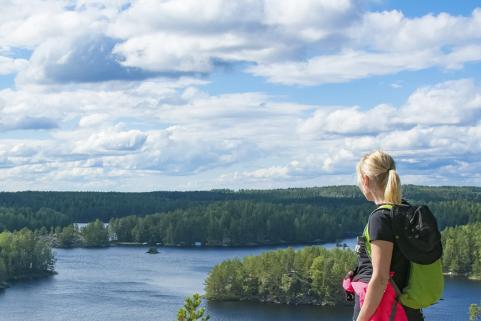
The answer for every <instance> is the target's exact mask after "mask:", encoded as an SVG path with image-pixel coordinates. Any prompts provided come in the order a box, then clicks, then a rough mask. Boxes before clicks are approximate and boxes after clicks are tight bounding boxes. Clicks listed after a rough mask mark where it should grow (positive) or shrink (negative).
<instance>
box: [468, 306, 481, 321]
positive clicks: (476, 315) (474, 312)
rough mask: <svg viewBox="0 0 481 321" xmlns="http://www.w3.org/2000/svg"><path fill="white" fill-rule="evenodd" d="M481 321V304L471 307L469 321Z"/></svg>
mask: <svg viewBox="0 0 481 321" xmlns="http://www.w3.org/2000/svg"><path fill="white" fill-rule="evenodd" d="M476 320H481V303H480V304H479V305H478V304H471V305H470V306H469V321H476Z"/></svg>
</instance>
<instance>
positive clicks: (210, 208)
mask: <svg viewBox="0 0 481 321" xmlns="http://www.w3.org/2000/svg"><path fill="white" fill-rule="evenodd" d="M370 211H371V206H370V205H369V204H367V203H366V204H364V205H358V206H347V205H346V206H344V207H342V208H335V209H334V208H328V207H323V206H320V205H317V206H313V205H308V204H307V205H306V204H275V203H266V202H260V201H257V202H254V201H223V202H213V203H210V204H208V205H203V206H198V207H193V208H188V209H181V210H180V209H179V210H175V211H172V212H167V213H160V214H153V215H147V216H145V217H135V216H128V217H125V218H118V219H111V220H110V225H109V230H110V233H111V235H112V236H113V239H115V240H117V241H119V242H141V243H143V242H147V243H163V244H164V245H188V246H190V245H192V244H193V243H194V242H201V243H202V244H204V245H208V246H239V245H261V244H282V243H299V242H323V241H334V240H336V239H339V238H345V237H350V236H352V235H354V232H355V231H357V230H360V229H361V225H362V218H363V217H364V219H365V218H366V217H367V215H368V213H369V212H370ZM286 226H290V227H291V228H289V229H286V228H285V227H286ZM341 226H342V228H337V227H341ZM333 227H336V228H333Z"/></svg>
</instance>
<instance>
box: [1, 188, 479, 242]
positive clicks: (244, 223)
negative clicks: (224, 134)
mask: <svg viewBox="0 0 481 321" xmlns="http://www.w3.org/2000/svg"><path fill="white" fill-rule="evenodd" d="M403 189H404V190H403V193H404V196H405V198H406V199H408V200H409V201H410V202H412V203H425V204H428V205H429V206H430V208H431V209H432V210H433V212H434V213H435V215H436V217H437V219H438V223H439V226H440V228H444V227H447V226H456V225H462V224H467V223H471V222H479V221H481V202H480V201H481V188H478V187H427V186H414V185H406V186H404V187H403ZM372 209H373V206H372V204H371V203H368V202H367V201H366V200H365V199H364V197H363V196H362V195H361V193H360V192H359V190H358V188H357V187H356V186H330V187H312V188H288V189H274V190H239V191H231V190H212V191H192V192H151V193H116V192H115V193H114V192H107V193H102V192H17V193H0V231H2V230H9V231H14V230H19V229H21V228H23V227H28V228H30V229H32V230H41V231H42V234H46V233H50V234H54V235H57V236H58V235H59V234H60V232H61V231H62V229H63V228H65V227H68V226H69V225H71V224H72V223H74V222H93V221H95V220H97V219H98V220H100V221H103V222H109V228H108V233H109V237H110V239H111V240H112V241H114V242H137V243H161V244H163V245H176V246H192V245H193V244H195V243H196V242H200V243H201V244H202V245H206V246H245V245H263V244H283V243H312V242H323V241H335V240H337V239H341V238H345V237H351V236H353V235H356V234H357V233H359V231H361V229H362V227H363V226H364V224H365V222H366V220H367V216H368V214H369V213H370V211H371V210H372ZM286 226H289V227H290V228H288V229H287V228H285V227H286ZM71 230H72V228H70V227H69V228H67V230H66V233H67V234H65V235H67V236H68V232H69V231H70V232H72V231H71ZM72 233H75V231H74V232H72ZM102 233H103V232H102ZM65 235H63V236H65ZM72 244H79V242H73V243H72Z"/></svg>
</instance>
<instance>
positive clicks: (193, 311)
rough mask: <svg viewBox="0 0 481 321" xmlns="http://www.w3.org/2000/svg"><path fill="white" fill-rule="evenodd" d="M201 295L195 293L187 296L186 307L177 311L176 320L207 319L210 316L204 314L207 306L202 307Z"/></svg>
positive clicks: (204, 320)
mask: <svg viewBox="0 0 481 321" xmlns="http://www.w3.org/2000/svg"><path fill="white" fill-rule="evenodd" d="M200 303H201V296H200V295H199V294H197V293H195V294H194V295H193V296H192V297H189V298H186V299H185V302H184V307H183V308H181V309H180V310H179V312H178V313H177V320H176V321H197V320H200V321H207V320H209V319H210V317H209V316H204V313H205V308H200V309H199V306H200Z"/></svg>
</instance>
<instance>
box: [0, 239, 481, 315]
mask: <svg viewBox="0 0 481 321" xmlns="http://www.w3.org/2000/svg"><path fill="white" fill-rule="evenodd" d="M346 243H348V245H349V246H353V243H354V240H347V241H346ZM325 246H326V247H333V246H334V245H333V244H326V245H325ZM285 247H286V246H271V247H258V248H159V251H160V253H159V254H157V255H149V254H145V251H146V248H144V247H111V248H106V249H71V250H63V249H56V250H55V252H56V257H57V264H56V270H57V271H58V275H56V276H53V277H51V278H48V279H44V280H37V281H29V282H20V283H17V284H14V285H13V286H12V287H11V288H9V289H7V290H6V291H3V292H0V320H2V321H20V320H22V321H25V320H29V321H154V320H158V321H172V320H174V319H175V316H176V313H177V310H178V309H179V308H180V307H181V306H182V304H183V300H184V298H185V297H186V296H189V295H191V294H192V293H194V292H199V293H203V282H204V279H205V278H206V276H207V273H208V271H209V270H210V269H211V268H212V267H213V266H214V265H215V264H217V263H220V262H221V261H223V260H225V259H229V258H234V257H243V256H246V255H256V254H259V253H261V252H264V251H268V250H272V249H278V248H285ZM301 247H302V246H300V245H299V246H294V248H301ZM480 300H481V282H474V281H467V280H464V279H461V278H447V279H446V291H445V295H444V300H443V301H441V302H440V303H438V304H437V305H435V306H434V307H431V308H429V309H427V310H426V316H427V318H426V320H433V321H434V320H436V321H465V320H468V306H469V304H470V303H479V302H480ZM206 307H207V311H208V314H210V316H211V320H213V321H257V320H266V321H274V320H275V321H284V320H286V321H287V320H296V321H319V320H325V321H338V320H350V316H351V310H352V309H351V307H341V308H325V307H317V306H286V305H276V304H261V303H246V302H216V303H206Z"/></svg>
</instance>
